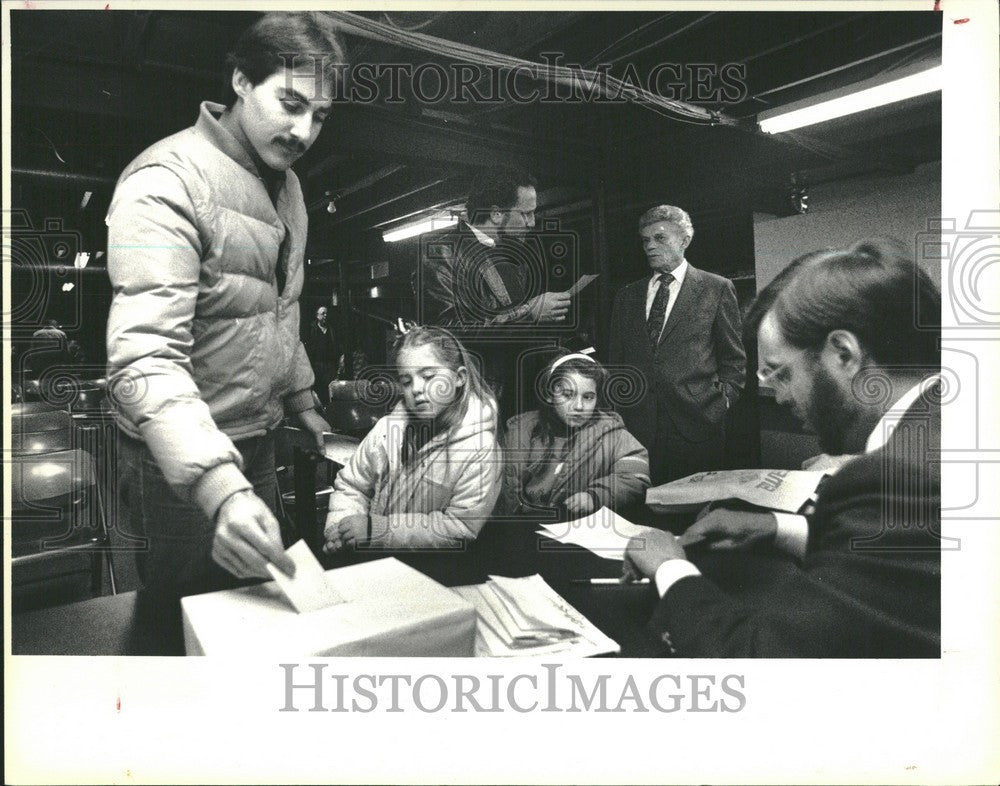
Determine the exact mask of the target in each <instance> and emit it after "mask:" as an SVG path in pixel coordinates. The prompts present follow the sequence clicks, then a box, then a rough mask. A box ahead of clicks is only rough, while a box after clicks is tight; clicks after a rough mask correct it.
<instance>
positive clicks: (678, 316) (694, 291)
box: [656, 262, 704, 348]
mask: <svg viewBox="0 0 1000 786" xmlns="http://www.w3.org/2000/svg"><path fill="white" fill-rule="evenodd" d="M703 286H704V282H703V281H702V280H701V276H700V275H699V274H698V270H697V268H694V267H692V266H691V263H690V262H689V263H688V269H687V275H685V276H684V283H683V284H681V291H680V292H678V293H677V300H676V301H675V302H674V307H673V308H672V309H670V316H669V317H667V324H666V325H664V326H663V332H662V333H660V340H659V342H658V343H657V345H656V346H657V348H659V347H661V346H663V342H664V341H666V340H667V336H669V335H670V332H671V331H672V330H673V329H674V328H675V327H677V325H678V323H680V322H685V321H687V320H688V319H689V318H690V317H691V315H692V314H694V313H695V311H696V306H697V304H698V297H699V296H700V295H701V290H702V287H703Z"/></svg>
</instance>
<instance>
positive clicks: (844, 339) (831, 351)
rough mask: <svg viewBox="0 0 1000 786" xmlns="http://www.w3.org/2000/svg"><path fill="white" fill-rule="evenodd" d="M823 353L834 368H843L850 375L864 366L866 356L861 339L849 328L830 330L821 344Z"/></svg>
mask: <svg viewBox="0 0 1000 786" xmlns="http://www.w3.org/2000/svg"><path fill="white" fill-rule="evenodd" d="M823 354H824V355H825V356H826V360H827V362H828V363H830V364H831V365H832V366H833V367H834V368H837V369H842V370H844V371H845V372H847V373H848V374H849V375H850V376H851V377H853V376H854V375H855V374H857V373H858V371H860V370H861V369H862V368H863V367H864V365H865V361H866V358H867V353H866V352H865V349H864V347H863V346H862V345H861V341H859V340H858V337H857V336H856V335H855V334H854V333H852V332H851V331H850V330H831V331H830V333H829V334H828V335H827V337H826V343H825V344H824V345H823Z"/></svg>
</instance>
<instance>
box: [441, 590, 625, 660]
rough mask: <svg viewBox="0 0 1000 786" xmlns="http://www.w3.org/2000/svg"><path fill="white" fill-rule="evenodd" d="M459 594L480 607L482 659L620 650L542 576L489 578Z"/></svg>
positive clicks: (478, 649) (478, 640)
mask: <svg viewBox="0 0 1000 786" xmlns="http://www.w3.org/2000/svg"><path fill="white" fill-rule="evenodd" d="M454 591H455V592H456V593H458V594H459V595H460V596H461V597H462V598H463V599H464V600H466V601H468V602H469V603H471V604H472V605H473V606H475V608H476V613H477V615H478V621H477V626H476V655H477V656H480V657H501V658H502V657H525V656H527V657H547V656H552V655H559V654H565V655H571V656H573V657H584V658H585V657H590V656H592V655H604V654H606V653H610V652H614V653H617V652H620V651H621V648H620V647H619V646H618V644H616V643H615V642H614V641H612V640H611V639H609V638H608V637H607V636H605V635H604V634H603V633H601V632H600V631H599V630H598V629H597V628H595V627H594V626H593V624H591V622H590V621H589V620H588V619H587V618H586V617H584V616H583V615H582V614H581V613H580V612H579V611H577V610H576V609H574V608H573V607H572V606H570V605H569V604H568V603H567V602H566V601H565V600H563V598H562V597H561V596H560V595H559V594H558V593H557V592H556V591H555V590H553V589H552V588H551V587H550V586H549V585H548V584H546V583H545V581H544V580H543V579H542V577H541V576H539V575H537V574H536V575H534V576H528V577H526V578H520V579H512V578H505V577H503V576H490V578H489V581H488V582H487V583H486V584H476V585H473V586H469V587H455V588H454Z"/></svg>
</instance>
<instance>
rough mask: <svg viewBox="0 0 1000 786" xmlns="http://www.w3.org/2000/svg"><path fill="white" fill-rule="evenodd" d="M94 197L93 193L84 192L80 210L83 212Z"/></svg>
mask: <svg viewBox="0 0 1000 786" xmlns="http://www.w3.org/2000/svg"><path fill="white" fill-rule="evenodd" d="M93 195H94V192H93V191H84V192H83V199H81V200H80V210H83V209H84V208H85V207H86V206H87V203H88V202H90V198H91V197H92V196H93Z"/></svg>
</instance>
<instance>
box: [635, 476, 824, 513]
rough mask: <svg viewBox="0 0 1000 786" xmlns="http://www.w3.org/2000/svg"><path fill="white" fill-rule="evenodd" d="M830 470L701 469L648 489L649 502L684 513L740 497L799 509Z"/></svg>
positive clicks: (754, 502)
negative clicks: (711, 503) (708, 504)
mask: <svg viewBox="0 0 1000 786" xmlns="http://www.w3.org/2000/svg"><path fill="white" fill-rule="evenodd" d="M826 474H827V473H826V472H816V471H803V470H790V469H734V470H726V471H721V472H697V473H695V474H694V475H688V476H687V477H686V478H681V479H680V480H674V481H671V482H670V483H664V484H663V485H662V486H654V487H653V488H649V489H646V506H647V507H648V508H649V509H650V510H652V511H654V512H656V513H682V512H685V511H693V510H699V509H700V508H702V507H704V506H705V504H706V503H709V502H723V501H725V500H739V501H740V502H747V503H749V504H751V505H756V506H757V507H760V508H767V509H768V510H779V511H784V512H786V513H798V511H799V510H800V509H801V508H802V506H803V505H805V503H806V502H808V501H809V500H810V499H811V498H812V496H813V494H815V492H816V487H817V486H818V485H819V482H820V481H821V480H822V479H823V476H824V475H826Z"/></svg>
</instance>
